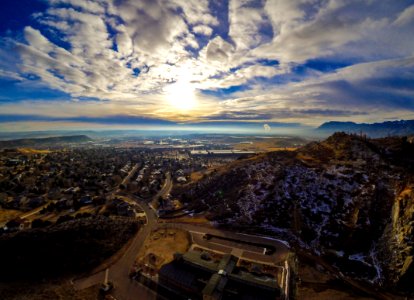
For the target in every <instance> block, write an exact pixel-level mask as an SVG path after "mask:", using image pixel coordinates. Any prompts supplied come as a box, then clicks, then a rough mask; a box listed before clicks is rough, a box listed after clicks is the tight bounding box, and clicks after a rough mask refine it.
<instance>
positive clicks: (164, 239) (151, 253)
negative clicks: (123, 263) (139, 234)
mask: <svg viewBox="0 0 414 300" xmlns="http://www.w3.org/2000/svg"><path fill="white" fill-rule="evenodd" d="M189 247H190V235H189V233H188V232H186V231H182V230H177V229H158V230H156V231H153V232H152V233H151V234H150V236H149V237H148V238H147V240H146V241H145V245H144V247H143V248H141V250H140V252H139V253H138V256H137V259H136V263H137V265H138V266H142V265H145V264H148V265H150V266H151V267H152V268H154V269H156V270H158V269H159V268H160V267H161V266H162V265H164V264H166V263H169V262H171V261H172V260H173V258H174V253H176V252H180V253H184V252H186V251H187V250H188V249H189Z"/></svg>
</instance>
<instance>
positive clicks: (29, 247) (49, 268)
mask: <svg viewBox="0 0 414 300" xmlns="http://www.w3.org/2000/svg"><path fill="white" fill-rule="evenodd" d="M137 229H138V223H136V222H134V221H130V220H128V219H125V220H120V219H116V220H113V219H110V218H107V217H103V216H99V217H93V218H86V219H77V220H72V221H68V222H64V223H61V224H58V225H52V226H51V227H47V228H41V229H31V230H25V231H19V232H16V233H10V234H3V235H1V236H0V249H1V253H2V255H1V256H0V265H1V271H0V281H9V280H13V279H18V280H23V279H35V280H39V279H41V278H53V279H56V278H59V277H60V276H66V275H71V274H74V273H78V272H85V271H88V270H90V269H91V268H93V267H96V266H97V265H99V263H100V262H102V261H103V260H104V259H106V258H108V257H110V256H111V255H112V254H114V253H115V252H116V251H117V250H119V249H120V248H121V247H122V245H123V244H125V243H126V242H127V241H128V240H129V239H130V238H131V237H132V235H133V234H134V233H135V232H136V231H137Z"/></svg>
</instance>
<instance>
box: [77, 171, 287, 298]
mask: <svg viewBox="0 0 414 300" xmlns="http://www.w3.org/2000/svg"><path fill="white" fill-rule="evenodd" d="M135 171H136V168H135V167H134V168H133V170H131V173H130V174H129V175H128V176H127V178H128V179H127V180H124V181H123V183H124V184H125V183H126V182H127V181H128V180H129V179H130V178H131V175H132V174H133V172H135ZM171 188H172V180H171V175H170V174H169V173H167V176H166V180H165V183H164V185H163V187H162V188H161V190H160V191H159V192H158V193H157V194H156V195H155V196H154V197H153V198H152V199H151V200H144V199H141V198H139V197H136V196H134V195H130V194H128V193H126V192H121V191H119V190H118V191H117V192H116V193H114V195H122V196H124V197H128V198H129V199H131V200H133V201H135V202H136V203H137V204H138V205H139V206H140V207H141V208H142V210H143V211H144V212H145V215H146V218H147V222H146V224H145V225H143V226H142V227H141V228H140V230H139V231H138V232H137V233H136V234H135V236H134V238H133V239H132V241H131V242H130V243H129V244H128V246H127V249H126V250H125V249H124V250H125V252H124V253H123V254H122V256H120V257H116V258H115V259H114V260H113V262H112V263H106V264H103V265H101V266H100V267H98V268H97V269H95V271H94V272H92V273H91V274H88V275H87V276H85V277H83V278H78V279H75V280H73V281H72V282H73V286H74V288H75V290H82V289H85V288H88V287H91V286H94V285H97V284H100V283H102V282H103V280H104V276H105V270H106V268H109V280H110V281H111V282H113V284H114V287H115V288H114V290H113V295H114V296H115V297H116V299H119V300H132V299H160V298H161V297H160V295H158V294H156V292H154V291H153V290H151V289H148V288H147V287H145V286H143V285H142V284H140V283H138V282H137V281H135V280H131V279H130V278H129V271H130V268H131V266H132V265H133V263H134V261H135V258H136V255H137V254H138V252H139V250H140V249H141V247H142V246H143V245H144V242H145V240H146V238H147V237H148V236H149V234H150V233H151V232H152V231H153V230H155V229H156V228H176V229H182V230H186V231H189V232H192V233H196V234H200V235H204V234H211V235H216V236H221V237H224V238H232V239H242V240H247V241H249V242H252V243H266V244H270V245H273V246H274V247H275V248H277V253H278V255H284V254H287V253H288V251H289V250H288V247H287V246H286V244H284V243H283V242H280V241H277V240H269V239H265V238H262V237H256V236H248V235H241V234H238V233H233V232H225V231H222V230H218V229H215V228H211V227H203V226H201V225H191V224H182V223H158V216H157V214H156V211H155V209H154V208H152V207H151V206H150V203H151V202H153V201H156V200H157V199H158V198H159V197H165V196H166V195H168V194H169V193H170V191H171ZM108 265H109V266H108Z"/></svg>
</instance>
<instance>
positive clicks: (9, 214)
mask: <svg viewBox="0 0 414 300" xmlns="http://www.w3.org/2000/svg"><path fill="white" fill-rule="evenodd" d="M21 214H22V212H21V211H19V210H14V209H3V208H0V224H2V223H7V222H8V221H10V220H12V219H14V218H16V217H18V216H19V215H21Z"/></svg>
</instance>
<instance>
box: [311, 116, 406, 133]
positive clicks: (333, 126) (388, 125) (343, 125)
mask: <svg viewBox="0 0 414 300" xmlns="http://www.w3.org/2000/svg"><path fill="white" fill-rule="evenodd" d="M317 131H318V132H319V133H324V134H328V135H329V134H332V133H334V132H339V131H342V132H347V133H358V134H359V133H362V134H366V135H367V136H370V137H386V136H405V135H414V120H401V121H387V122H383V123H373V124H366V123H354V122H336V121H332V122H327V123H324V124H322V125H321V126H319V127H318V129H317Z"/></svg>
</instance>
